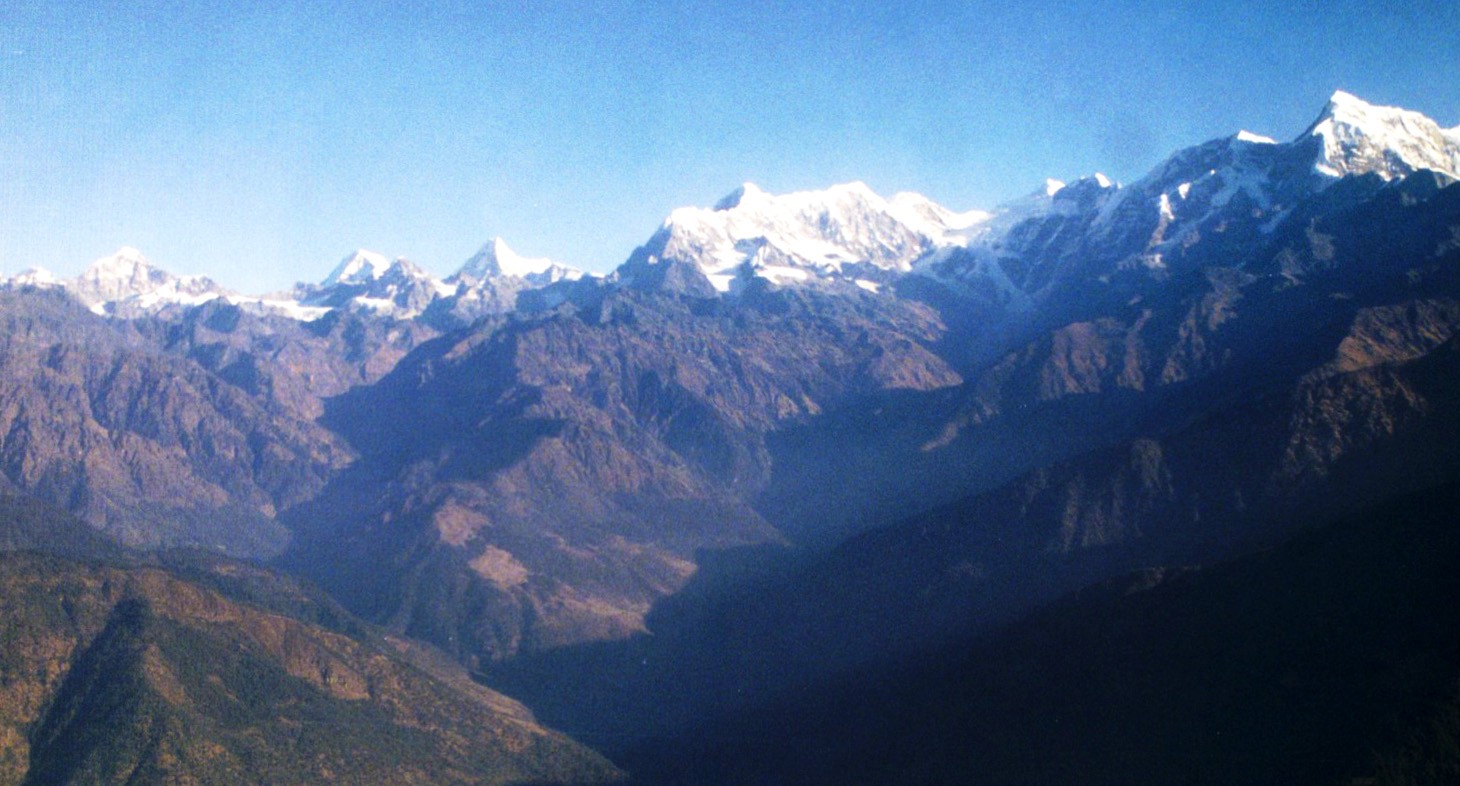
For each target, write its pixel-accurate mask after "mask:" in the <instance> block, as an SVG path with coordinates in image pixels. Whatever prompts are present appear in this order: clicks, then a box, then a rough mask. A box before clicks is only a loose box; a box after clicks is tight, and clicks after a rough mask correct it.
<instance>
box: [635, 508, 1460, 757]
mask: <svg viewBox="0 0 1460 786" xmlns="http://www.w3.org/2000/svg"><path fill="white" fill-rule="evenodd" d="M1457 511H1460V486H1456V485H1447V486H1444V487H1440V488H1436V489H1432V490H1429V491H1426V492H1422V493H1418V494H1414V495H1410V496H1408V497H1405V498H1403V499H1400V500H1397V501H1395V502H1392V503H1389V504H1385V505H1382V506H1379V507H1376V508H1372V509H1369V510H1367V511H1365V512H1364V513H1362V514H1359V515H1356V516H1353V517H1350V518H1348V519H1346V520H1344V521H1341V522H1339V523H1336V524H1333V525H1331V526H1328V527H1325V528H1323V529H1321V530H1318V531H1314V532H1311V533H1308V534H1305V535H1303V536H1300V537H1298V538H1296V539H1294V540H1292V541H1290V542H1288V543H1286V544H1284V545H1282V546H1280V547H1277V548H1273V549H1270V550H1266V551H1263V552H1261V553H1257V554H1253V555H1250V556H1247V557H1243V558H1240V559H1237V560H1234V561H1232V562H1229V563H1225V564H1221V565H1217V566H1213V567H1210V568H1205V569H1179V568H1178V569H1168V570H1152V571H1146V572H1143V573H1141V574H1137V575H1134V576H1132V577H1129V578H1128V579H1126V580H1122V581H1119V582H1111V583H1108V584H1105V585H1101V586H1099V587H1093V588H1090V589H1088V590H1085V591H1082V592H1080V593H1077V594H1075V595H1072V596H1070V597H1068V598H1066V599H1064V600H1063V601H1061V602H1059V603H1056V604H1054V605H1053V606H1051V607H1048V608H1046V609H1045V610H1043V611H1041V612H1039V613H1037V614H1035V615H1033V616H1031V617H1030V618H1029V619H1026V620H1023V621H1021V622H1019V623H1016V624H1014V625H1012V626H1009V627H1007V628H1005V629H1003V630H1001V631H999V632H997V633H995V634H992V635H989V636H986V637H982V638H975V639H968V640H963V641H960V642H956V643H954V644H952V645H949V646H946V647H943V648H942V649H941V650H940V651H938V652H937V653H935V654H931V655H928V656H926V657H923V658H920V659H910V660H908V661H904V662H902V663H900V664H898V665H897V666H896V667H885V668H880V669H872V670H867V671H863V672H860V673H858V674H856V675H854V676H851V677H848V678H846V679H842V680H839V681H837V682H835V683H832V684H827V685H821V686H818V687H815V688H810V687H806V688H802V689H799V690H795V691H791V692H789V693H787V694H786V695H784V696H783V697H782V698H781V699H780V700H778V701H775V702H771V703H768V704H765V705H762V706H759V707H757V708H755V709H753V710H750V711H746V712H742V713H737V714H734V715H732V716H730V717H722V718H720V719H718V720H715V721H712V722H708V723H705V724H703V725H701V726H699V727H698V728H696V729H695V730H694V731H693V732H690V733H688V734H685V735H683V736H681V737H680V738H677V739H675V740H673V741H672V742H671V743H667V744H666V743H663V742H660V743H656V744H653V745H649V746H645V747H643V748H641V749H639V750H638V751H636V752H633V753H631V754H629V755H627V756H626V757H625V760H626V761H627V762H628V763H629V765H630V767H631V768H632V769H633V770H634V771H635V772H636V774H637V775H638V781H637V782H643V783H654V784H732V783H735V784H738V783H797V784H815V783H828V784H829V783H880V784H899V783H906V784H934V783H949V784H953V783H958V784H1069V783H1081V784H1112V785H1113V784H1131V783H1173V784H1237V783H1241V784H1290V785H1292V784H1386V785H1387V784H1396V785H1397V784H1442V783H1455V782H1457V778H1460V749H1457V747H1456V745H1455V741H1456V739H1457V734H1460V723H1457V718H1460V611H1457V609H1460V575H1457V574H1456V572H1455V565H1456V564H1457V561H1460V513H1457Z"/></svg>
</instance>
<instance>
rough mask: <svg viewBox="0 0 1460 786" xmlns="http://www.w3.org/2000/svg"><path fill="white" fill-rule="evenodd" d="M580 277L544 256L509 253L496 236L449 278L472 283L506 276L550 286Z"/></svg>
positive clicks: (578, 274) (509, 248)
mask: <svg viewBox="0 0 1460 786" xmlns="http://www.w3.org/2000/svg"><path fill="white" fill-rule="evenodd" d="M582 275H583V273H582V271H579V270H576V269H574V268H571V267H568V266H567V265H561V264H558V263H557V262H554V261H553V260H551V259H548V258H546V257H524V256H522V255H520V254H518V253H517V252H516V251H513V250H512V249H511V247H509V246H508V245H507V241H505V240H503V239H502V238H500V237H495V238H492V242H490V243H488V244H486V245H485V246H482V249H481V250H480V251H478V252H477V253H476V254H474V255H472V258H471V259H468V260H467V261H466V263H465V264H463V265H462V266H461V269H460V270H458V271H457V272H456V275H455V276H453V277H452V278H453V279H454V280H462V279H468V278H469V279H472V280H473V281H484V280H486V279H489V278H495V277H498V276H509V277H512V278H520V279H524V280H527V281H531V282H533V283H543V284H546V283H550V281H548V280H544V279H551V280H553V281H556V280H559V279H563V278H578V277H581V276H582Z"/></svg>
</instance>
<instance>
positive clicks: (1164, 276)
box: [0, 92, 1460, 777]
mask: <svg viewBox="0 0 1460 786" xmlns="http://www.w3.org/2000/svg"><path fill="white" fill-rule="evenodd" d="M1457 174H1460V131H1457V130H1456V129H1447V128H1443V127H1441V126H1440V125H1438V124H1437V123H1435V122H1434V121H1433V120H1430V119H1429V118H1426V117H1424V116H1423V115H1420V114H1418V113H1415V112H1411V111H1408V110H1403V109H1398V108H1392V107H1382V106H1373V105H1370V104H1367V103H1365V102H1363V101H1361V100H1359V99H1358V98H1355V97H1353V96H1351V95H1348V94H1346V93H1341V92H1340V93H1336V94H1335V95H1334V96H1333V97H1332V99H1331V100H1330V101H1329V102H1328V104H1327V105H1326V106H1324V107H1323V109H1322V110H1321V112H1320V113H1319V115H1318V117H1317V119H1316V120H1315V121H1314V123H1313V124H1312V125H1311V126H1310V127H1309V128H1307V129H1306V130H1304V131H1303V132H1302V133H1300V134H1298V135H1297V136H1296V137H1294V138H1292V139H1291V140H1289V141H1275V140H1273V139H1269V138H1266V137H1262V136H1259V135H1256V134H1252V133H1249V132H1245V131H1243V132H1239V133H1236V134H1233V135H1231V136H1228V137H1223V138H1219V139H1215V140H1211V141H1208V142H1205V143H1202V144H1199V145H1196V146H1194V147H1191V148H1187V149H1185V150H1181V151H1178V152H1176V153H1175V154H1173V155H1172V156H1170V157H1169V158H1168V159H1166V160H1165V161H1163V162H1161V163H1160V164H1159V165H1157V166H1156V167H1155V168H1153V169H1152V170H1151V171H1150V172H1149V173H1148V174H1147V175H1145V176H1144V177H1142V178H1139V179H1137V180H1136V181H1135V182H1132V183H1128V184H1121V183H1115V182H1112V181H1111V180H1110V179H1108V178H1106V177H1104V176H1101V175H1098V174H1097V175H1092V176H1090V177H1086V178H1081V179H1078V180H1075V181H1073V182H1070V183H1061V182H1057V181H1050V182H1048V183H1046V184H1044V185H1043V186H1041V187H1040V188H1038V189H1036V190H1034V191H1032V192H1031V193H1030V194H1029V195H1028V196H1027V197H1025V198H1022V199H1019V200H1015V201H1014V202H1012V203H1010V204H1007V205H1003V206H1000V207H998V208H996V209H993V210H989V211H981V210H971V211H961V212H960V211H955V210H949V209H947V208H944V207H942V206H940V205H937V204H935V203H933V202H931V201H930V200H928V199H926V198H924V197H921V196H918V195H915V194H897V195H894V196H892V197H883V196H881V195H879V194H877V193H875V192H873V191H872V190H871V189H870V188H868V187H867V186H866V185H864V184H861V183H851V184H845V185H840V186H834V187H831V188H828V189H826V190H824V191H809V192H801V193H794V194H783V195H773V194H769V193H766V192H765V191H763V190H761V189H759V188H756V187H755V186H753V185H750V184H746V185H744V186H742V187H740V188H738V189H736V190H735V191H734V192H733V193H732V194H730V195H729V196H727V197H726V198H724V199H723V200H721V201H720V202H719V203H718V204H716V205H714V206H713V207H711V208H683V209H680V210H676V211H673V212H672V213H671V214H670V215H669V216H668V217H667V218H666V220H665V222H664V223H663V225H662V226H661V227H660V228H659V229H658V230H657V231H656V232H654V233H653V234H652V235H651V236H650V237H649V238H648V240H647V241H646V242H645V243H644V245H643V246H641V247H640V248H639V249H637V250H636V251H635V252H634V253H633V254H632V255H631V256H630V257H629V259H627V260H626V261H625V262H624V264H623V265H621V266H620V267H619V268H618V269H616V270H615V271H613V272H612V273H610V274H608V275H605V276H596V275H591V274H585V273H582V272H579V271H574V270H572V269H571V268H569V267H567V266H564V265H561V264H558V263H556V262H553V261H551V260H545V259H531V258H525V257H522V256H519V255H517V254H515V253H514V252H512V251H511V250H510V249H509V248H508V247H507V246H506V244H505V243H503V242H502V241H500V240H495V241H493V242H491V243H488V244H487V245H486V246H485V247H484V248H483V249H482V251H481V252H480V253H479V254H478V255H476V256H475V257H473V258H472V259H471V260H469V261H467V262H466V263H465V264H464V265H463V266H462V268H461V269H460V270H459V271H458V272H456V273H455V274H453V275H451V276H449V277H447V278H445V279H437V278H436V277H434V276H433V275H431V274H430V273H428V272H427V271H426V270H424V269H423V268H421V267H419V266H417V265H415V264H413V263H411V262H409V261H408V260H404V259H395V260H391V259H389V258H388V257H384V256H381V255H378V254H374V253H372V252H367V251H359V252H354V253H351V254H349V255H347V256H346V257H345V259H343V260H342V261H341V262H340V263H339V264H338V265H337V266H336V268H335V269H334V271H333V272H332V273H330V275H329V276H328V277H326V278H325V279H324V280H323V281H322V282H321V283H319V284H302V285H299V286H298V287H296V288H295V289H294V290H293V291H291V292H287V293H276V294H272V295H264V296H245V295H240V294H238V293H233V292H229V291H226V290H225V289H223V288H222V287H220V286H218V285H217V284H216V283H214V282H211V281H208V280H206V279H201V278H196V277H185V276H184V277H179V276H174V275H171V274H169V273H166V272H164V271H162V270H161V269H159V268H157V267H156V266H154V265H152V264H151V263H150V262H148V261H147V260H145V259H144V258H142V256H141V255H140V253H138V252H136V251H135V250H134V249H124V250H123V251H121V252H119V253H118V254H116V255H114V256H111V257H107V258H104V259H101V260H98V261H97V262H96V263H95V264H93V265H92V266H91V267H90V268H88V269H87V270H86V271H85V272H83V273H82V274H81V275H80V276H78V277H76V278H74V279H65V280H59V279H56V278H55V277H52V276H48V275H47V274H45V273H43V272H31V273H27V274H22V275H21V276H17V277H15V278H13V279H11V280H10V281H8V282H7V283H6V285H5V287H4V290H5V291H3V292H0V320H3V325H0V327H3V330H0V486H3V490H6V491H10V492H13V493H16V494H21V495H26V496H28V497H31V498H34V499H39V500H44V501H46V502H48V503H49V504H52V505H54V506H56V507H58V508H61V509H64V510H66V511H69V512H71V513H73V514H75V515H76V516H77V517H79V518H81V519H82V520H84V521H85V522H86V524H87V525H88V526H89V527H91V528H92V530H94V531H95V532H100V533H106V534H108V535H110V536H113V537H115V538H117V539H119V540H121V541H122V542H124V543H125V544H127V545H130V546H140V547H147V548H157V547H161V548H168V547H187V548H191V549H199V550H203V551H207V552H212V553H218V552H221V553H226V554H229V555H234V556H246V557H253V558H259V559H264V560H269V561H271V563H272V564H273V565H274V566H275V567H278V568H281V569H283V570H286V571H288V572H290V573H292V574H294V575H297V576H301V577H305V578H307V579H308V580H309V581H312V582H316V583H317V584H318V585H319V586H321V587H322V588H323V589H324V590H325V591H327V592H329V593H330V594H331V595H332V596H333V597H334V598H335V599H336V600H337V601H338V602H339V603H340V604H342V605H343V606H344V607H345V608H347V609H349V611H350V612H351V613H354V614H358V615H361V616H362V617H364V618H365V619H366V620H368V622H369V623H370V624H375V625H379V626H382V628H383V629H384V630H386V631H389V632H390V633H391V634H393V635H396V636H404V637H413V638H416V639H421V640H424V641H427V642H430V643H431V644H433V645H435V646H437V647H439V648H440V649H441V650H443V651H445V652H446V653H448V655H449V656H450V657H452V658H454V659H456V660H457V661H459V662H460V663H461V664H464V665H466V666H467V667H468V668H470V669H473V670H475V671H476V672H477V675H478V677H479V678H481V679H482V680H484V681H486V682H487V683H488V684H492V685H494V686H497V687H501V688H503V689H505V690H508V692H510V693H511V694H512V695H513V696H514V697H517V698H520V699H523V700H525V701H527V702H528V704H530V705H531V706H532V707H533V709H534V710H535V711H536V712H537V713H538V716H539V717H542V718H543V719H544V720H545V722H547V723H549V724H550V725H555V726H558V727H560V728H563V729H566V730H567V731H569V732H571V733H573V734H575V735H577V736H579V737H582V738H584V739H589V740H591V741H592V742H594V743H595V744H597V745H598V746H600V748H602V749H604V750H610V751H611V752H613V753H614V754H615V755H633V756H636V757H639V758H637V759H636V760H637V761H654V760H655V759H654V757H653V756H651V755H646V754H643V750H644V749H643V748H642V747H641V746H640V743H642V742H644V741H645V740H647V739H676V740H682V739H684V737H682V736H681V735H684V734H690V733H691V731H690V730H692V729H695V728H701V727H702V725H701V724H702V722H703V720H704V719H705V718H706V717H708V716H709V715H710V714H712V713H719V712H721V711H727V710H731V711H734V710H738V711H743V712H747V713H752V714H753V713H755V712H756V711H757V708H760V707H769V708H776V707H783V706H785V705H784V702H785V701H786V699H785V697H786V696H787V695H792V696H794V695H796V694H795V691H797V690H800V689H802V687H803V686H810V685H815V684H820V683H822V682H824V681H827V680H844V679H851V677H849V676H848V675H856V674H864V673H872V672H873V671H876V670H880V669H882V668H897V667H898V665H899V664H905V663H908V662H909V661H908V660H907V659H909V658H914V657H925V656H928V653H932V656H931V657H936V658H942V657H944V654H946V652H947V650H946V648H948V647H962V646H965V645H967V644H968V643H969V642H972V641H975V640H981V639H980V637H983V636H988V635H992V634H993V632H995V631H998V630H1000V629H1002V627H1003V626H1005V625H1010V624H1017V621H1018V620H1020V619H1022V618H1025V617H1026V616H1027V615H1028V614H1030V613H1031V612H1033V611H1035V610H1036V609H1039V608H1041V607H1043V606H1045V605H1046V604H1049V603H1052V602H1056V601H1058V599H1060V598H1062V597H1065V596H1066V595H1067V594H1068V593H1071V592H1076V591H1079V590H1081V589H1082V588H1085V587H1088V586H1095V585H1099V584H1100V583H1102V582H1106V581H1110V580H1113V579H1115V578H1117V577H1120V576H1125V575H1128V574H1130V573H1131V572H1132V571H1145V570H1153V569H1157V568H1170V567H1172V566H1190V565H1206V564H1211V563H1214V562H1217V561H1221V560H1226V559H1232V558H1238V557H1242V556H1243V555H1244V554H1248V553H1251V552H1252V551H1253V550H1256V549H1263V548H1271V547H1275V546H1277V545H1279V544H1282V543H1284V542H1286V541H1288V540H1290V539H1291V538H1293V537H1296V536H1298V535H1300V534H1301V533H1303V532H1305V531H1310V530H1313V529H1315V528H1321V527H1323V526H1325V525H1326V524H1327V523H1329V522H1332V521H1335V520H1338V519H1341V518H1343V517H1344V516H1346V515H1351V514H1353V513H1354V511H1358V510H1375V509H1382V508H1380V507H1378V506H1383V505H1385V504H1387V503H1388V502H1390V501H1392V500H1393V499H1395V498H1396V497H1397V496H1398V495H1401V494H1407V493H1417V492H1424V491H1425V490H1426V489H1433V488H1436V487H1439V486H1442V485H1444V484H1447V483H1452V482H1454V481H1456V480H1457V479H1460V478H1457V474H1460V473H1457V470H1456V468H1457V467H1460V455H1457V451H1460V447H1457V446H1460V420H1457V416H1456V413H1457V412H1460V409H1457V408H1456V403H1457V402H1456V400H1455V386H1454V384H1453V382H1454V380H1455V379H1456V378H1457V373H1460V367H1457V362H1460V361H1457V357H1460V355H1457V339H1456V338H1455V335H1456V332H1457V328H1460V189H1457V188H1455V187H1454V183H1455V182H1456V179H1457ZM1375 537H1376V538H1379V539H1382V537H1383V534H1382V532H1380V533H1376V534H1375ZM1376 547H1378V546H1376ZM195 553H196V552H195ZM175 569H176V568H175ZM77 570H80V569H79V568H77ZM88 570H91V569H88ZM96 570H100V568H97V569H96ZM108 570H121V568H108ZM128 570H130V568H129V569H128ZM180 575H183V574H174V579H173V580H177V581H185V580H186V581H193V580H195V579H196V578H197V577H199V576H206V575H216V572H213V571H209V570H205V569H196V570H195V571H194V572H193V573H186V574H185V577H179V576H180ZM77 580H78V581H79V580H80V579H77ZM209 586H214V585H211V584H210V585H209ZM234 589H235V590H236V589H237V588H236V587H235V588H234ZM255 589H257V587H255ZM1274 591H1275V592H1280V591H1282V590H1281V588H1278V589H1275V590H1274ZM149 597H150V596H149ZM270 597H276V595H275V594H273V593H270V592H262V594H261V595H260V596H259V597H255V598H254V600H253V601H250V602H259V601H263V600H268V599H269V598H270ZM142 600H147V603H146V604H143V605H142V606H138V605H136V604H133V605H130V606H127V607H126V608H125V609H124V610H123V611H122V612H116V613H117V614H120V615H121V616H120V617H118V620H120V621H118V622H117V623H116V624H117V626H119V627H118V628H117V629H118V631H120V632H119V633H117V635H116V636H114V637H113V638H114V639H115V640H117V641H119V642H122V643H121V644H118V645H117V647H115V648H111V649H106V650H105V651H106V652H108V653H110V652H114V651H116V652H129V651H131V650H132V649H136V647H135V646H133V645H131V644H127V643H126V642H128V641H132V640H133V639H135V638H137V637H139V636H140V637H141V639H142V640H147V641H150V640H151V639H149V638H148V637H149V636H155V637H161V636H162V635H163V633H161V631H166V630H170V628H169V627H168V626H170V625H174V624H175V620H174V617H171V616H169V615H168V612H167V611H166V607H165V604H161V602H160V601H159V600H157V599H155V598H153V599H151V600H148V599H147V598H142ZM120 602H121V599H119V600H118V601H117V603H118V604H119V603H120ZM229 602H236V601H229ZM116 607H117V604H113V605H111V606H107V607H106V608H105V609H104V610H99V611H97V617H96V619H97V622H96V625H97V627H96V628H95V631H94V633H93V634H92V635H100V632H101V631H103V630H106V629H109V626H110V623H108V622H107V620H108V619H110V616H109V615H112V614H113V611H114V609H115V608H116ZM144 607H145V608H144ZM1202 608H1206V606H1202ZM149 609H150V611H149ZM296 610H297V608H296ZM124 612H125V613H124ZM312 613H313V612H312ZM340 613H344V612H340ZM296 616H298V615H297V614H296ZM305 616H306V617H308V615H305ZM309 619H311V620H313V621H316V622H318V621H322V620H324V618H323V617H319V618H313V617H310V618H309ZM169 620H174V621H172V622H169ZM1197 624H1198V625H1199V624H1200V623H1197ZM134 631H140V633H135V632H134ZM123 634H125V635H123ZM128 637H131V638H128ZM111 640H112V639H107V641H111ZM159 640H160V638H159ZM77 646H78V647H79V646H81V645H77ZM158 646H161V645H158ZM199 646H202V645H199ZM129 648H130V649H129ZM144 649H145V648H144ZM164 662H167V663H170V661H164ZM939 662H943V661H941V660H940V661H939ZM889 664H890V666H889ZM168 668H169V669H171V670H172V671H177V673H179V674H182V673H183V672H182V671H179V669H182V666H179V665H176V664H174V665H172V666H169V667H168ZM958 668H962V667H961V666H959V667H958ZM142 671H143V672H144V673H146V670H145V669H143V670H142ZM169 673H171V672H169ZM877 673H880V672H877ZM221 678H222V677H221V676H220V679H221ZM178 679H179V680H181V679H182V677H178ZM187 686H188V684H187V683H184V687H187ZM197 690H199V691H204V688H197ZM788 692H790V693H789V694H788ZM188 695H192V694H191V693H189V694H188ZM199 695H203V694H199ZM209 695H211V694H209ZM159 706H160V705H159ZM352 706H364V705H352ZM290 717H296V716H290ZM717 717H718V716H717ZM1031 717H1035V716H1031ZM1041 717H1042V716H1041ZM296 720H297V717H296ZM802 720H806V719H804V718H803V719H802ZM259 722H260V723H263V722H264V721H262V720H260V721H259ZM299 722H300V723H303V725H304V727H308V726H309V724H307V723H304V722H303V721H302V720H300V721H299ZM798 722H800V721H798ZM807 722H812V721H809V720H808V721H807ZM815 722H821V721H820V720H817V721H815ZM727 723H729V721H727ZM732 725H733V724H732ZM37 728H39V727H37ZM45 728H48V729H50V728H54V729H56V731H55V734H56V735H63V736H64V729H65V728H66V724H65V723H63V722H62V721H59V720H58V721H56V723H54V724H52V725H51V726H46V727H45ZM970 728H972V727H970ZM978 728H979V729H985V727H983V726H979V727H978ZM26 733H27V734H30V733H31V732H26ZM970 733H972V732H970ZM980 733H982V731H980ZM51 738H52V737H48V738H47V739H51ZM61 738H62V737H60V736H56V737H54V739H61ZM27 739H35V738H33V737H27ZM67 739H69V738H67ZM948 744H949V745H955V744H958V740H951V741H949V742H948ZM1345 744H1347V743H1345ZM732 747H733V746H732ZM1133 755H1134V754H1133ZM48 766H49V765H48ZM661 771H663V772H673V771H675V770H674V767H672V766H669V765H665V767H664V768H663V769H662V770H661ZM321 777H323V776H321Z"/></svg>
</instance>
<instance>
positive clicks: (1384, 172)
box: [1304, 90, 1460, 180]
mask: <svg viewBox="0 0 1460 786" xmlns="http://www.w3.org/2000/svg"><path fill="white" fill-rule="evenodd" d="M1304 136H1310V137H1316V138H1318V139H1321V140H1322V142H1323V148H1322V152H1321V153H1320V157H1319V159H1318V161H1317V163H1316V164H1315V165H1314V166H1315V169H1317V170H1318V171H1319V172H1321V173H1323V174H1325V175H1329V176H1332V177H1339V176H1342V175H1349V174H1363V173H1366V172H1373V173H1375V174H1377V175H1379V176H1380V177H1382V178H1384V179H1385V180H1391V179H1393V178H1396V177H1404V176H1407V175H1410V174H1413V173H1414V172H1416V171H1418V170H1420V169H1429V170H1433V171H1435V172H1439V173H1441V174H1444V175H1447V176H1448V177H1450V178H1452V179H1460V128H1451V129H1444V128H1441V127H1440V126H1439V124H1438V123H1436V122H1435V121H1433V120H1431V119H1430V118H1428V117H1425V116H1424V115H1422V114H1420V113H1418V112H1411V111H1409V110H1407V109H1400V108H1398V107H1392V106H1376V105H1374V104H1370V103H1367V102H1365V101H1363V100H1362V99H1360V98H1358V97H1356V96H1354V95H1351V94H1349V93H1345V92H1344V91H1342V90H1339V91H1336V92H1335V93H1334V94H1333V97H1332V98H1330V99H1329V100H1328V105H1327V106H1325V107H1324V108H1323V113H1322V114H1321V115H1319V116H1318V119H1317V120H1315V121H1314V122H1313V125H1312V126H1310V127H1309V128H1308V130H1307V131H1306V132H1305V133H1304Z"/></svg>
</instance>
